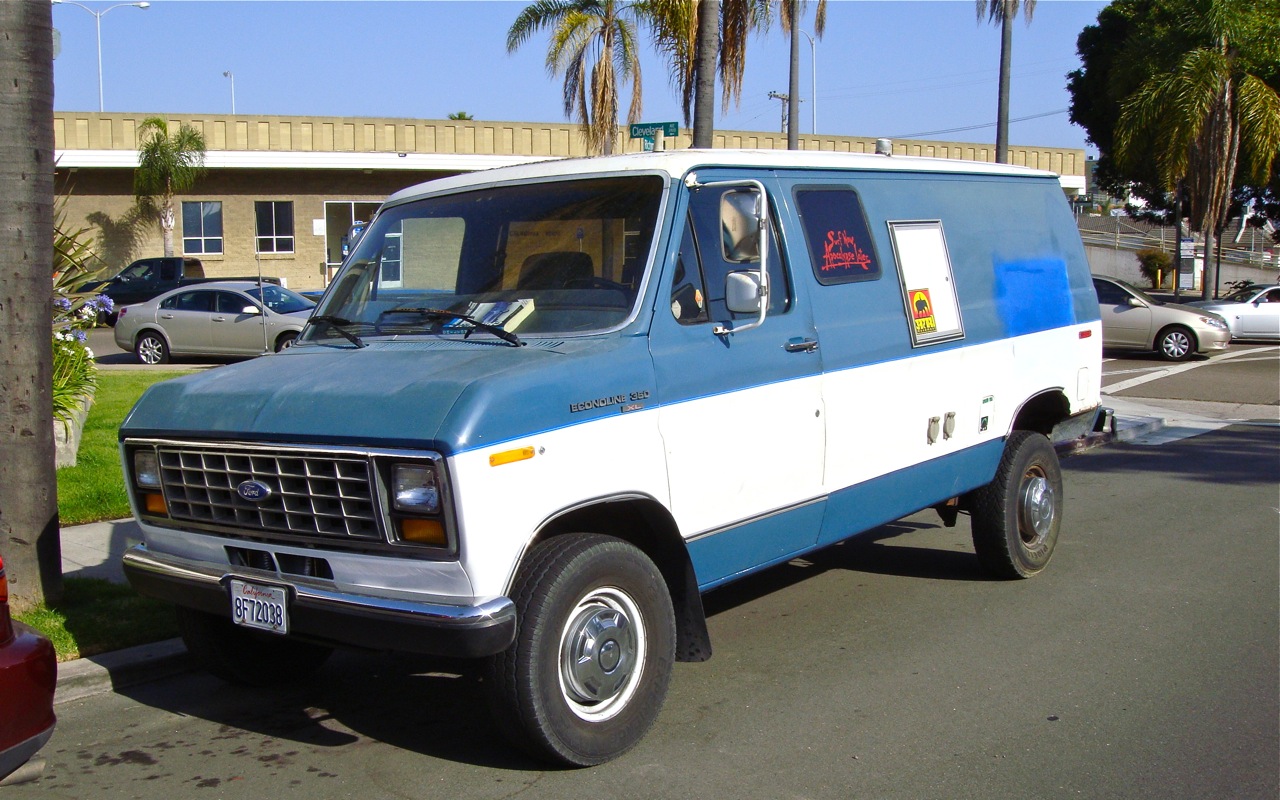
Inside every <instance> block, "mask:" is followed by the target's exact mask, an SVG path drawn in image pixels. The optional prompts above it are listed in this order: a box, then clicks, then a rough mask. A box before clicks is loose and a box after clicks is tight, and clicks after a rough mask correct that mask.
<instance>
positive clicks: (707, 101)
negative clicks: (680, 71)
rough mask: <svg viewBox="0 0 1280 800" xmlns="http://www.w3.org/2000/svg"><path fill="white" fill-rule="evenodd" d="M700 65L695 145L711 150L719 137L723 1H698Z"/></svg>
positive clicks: (696, 86) (695, 96)
mask: <svg viewBox="0 0 1280 800" xmlns="http://www.w3.org/2000/svg"><path fill="white" fill-rule="evenodd" d="M696 48H697V59H698V66H697V69H696V71H695V75H694V94H693V146H694V147H701V148H706V149H710V148H711V147H712V145H713V143H714V137H715V113H716V59H717V58H718V57H719V55H720V0H698V40H697V45H696Z"/></svg>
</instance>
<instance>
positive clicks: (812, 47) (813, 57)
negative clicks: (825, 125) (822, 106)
mask: <svg viewBox="0 0 1280 800" xmlns="http://www.w3.org/2000/svg"><path fill="white" fill-rule="evenodd" d="M800 33H802V34H804V38H806V39H808V40H809V60H810V62H811V63H812V64H813V68H812V69H811V70H810V72H809V77H810V78H812V82H813V89H812V95H813V108H812V109H810V110H811V111H812V112H813V123H812V124H813V130H812V131H810V133H814V134H816V133H817V132H818V45H817V43H815V42H814V41H813V37H812V36H810V35H809V34H807V33H805V32H804V31H803V30H802V31H800Z"/></svg>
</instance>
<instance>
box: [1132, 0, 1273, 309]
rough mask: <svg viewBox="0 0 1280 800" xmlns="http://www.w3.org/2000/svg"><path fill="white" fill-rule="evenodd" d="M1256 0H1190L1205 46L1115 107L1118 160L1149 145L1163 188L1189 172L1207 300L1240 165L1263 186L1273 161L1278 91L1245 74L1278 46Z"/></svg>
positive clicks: (1189, 20)
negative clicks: (1194, 0) (1117, 109)
mask: <svg viewBox="0 0 1280 800" xmlns="http://www.w3.org/2000/svg"><path fill="white" fill-rule="evenodd" d="M1254 1H1255V0H1204V2H1200V3H1189V4H1188V5H1189V6H1190V7H1189V8H1188V13H1187V15H1186V18H1185V19H1184V21H1183V24H1184V25H1185V26H1187V28H1188V29H1189V30H1198V31H1200V32H1201V33H1202V34H1203V37H1204V41H1205V42H1206V44H1205V45H1204V46H1202V47H1197V48H1195V49H1192V50H1191V51H1189V52H1187V53H1185V54H1183V55H1182V57H1181V58H1180V59H1179V61H1178V63H1177V64H1176V66H1175V67H1174V68H1173V69H1172V70H1171V71H1168V72H1164V73H1161V74H1158V75H1155V76H1153V77H1151V78H1149V79H1148V80H1147V81H1145V82H1144V83H1143V84H1142V85H1141V86H1139V87H1138V89H1137V91H1135V92H1134V93H1133V94H1132V95H1130V96H1129V98H1128V99H1126V100H1125V101H1124V102H1123V104H1122V105H1121V110H1120V120H1119V122H1118V125H1117V131H1116V155H1117V157H1118V158H1119V159H1120V160H1121V161H1122V162H1124V161H1132V160H1135V159H1136V158H1138V157H1139V156H1140V155H1141V153H1140V152H1139V151H1141V150H1143V149H1145V148H1147V147H1151V146H1152V145H1153V143H1154V146H1155V148H1156V152H1155V155H1156V163H1157V165H1158V168H1159V171H1160V176H1161V178H1162V180H1163V181H1164V182H1165V185H1166V188H1167V189H1169V190H1170V191H1172V189H1173V188H1174V186H1175V185H1176V184H1177V183H1178V182H1179V180H1181V179H1182V178H1186V181H1187V188H1188V190H1189V195H1190V201H1191V212H1190V217H1191V225H1192V227H1193V229H1196V230H1199V231H1201V232H1202V233H1203V234H1204V241H1205V246H1204V262H1205V275H1204V286H1203V287H1202V290H1201V297H1203V298H1204V299H1206V300H1207V299H1209V298H1210V297H1212V293H1213V291H1214V288H1215V287H1216V285H1217V272H1218V266H1217V263H1216V262H1217V259H1216V258H1215V254H1216V249H1217V242H1216V237H1217V232H1218V230H1219V228H1220V227H1221V225H1222V223H1223V222H1224V220H1225V219H1226V213H1227V207H1228V205H1229V204H1230V201H1231V193H1232V189H1233V186H1232V182H1233V180H1234V179H1235V178H1236V175H1237V169H1238V168H1242V170H1241V171H1242V173H1243V176H1244V179H1245V180H1246V181H1249V182H1250V183H1253V184H1254V185H1258V186H1260V185H1263V184H1265V183H1266V182H1267V179H1268V176H1269V175H1270V172H1271V167H1272V164H1273V163H1275V160H1276V158H1277V157H1280V94H1277V92H1276V90H1275V89H1272V88H1271V87H1270V86H1268V85H1267V84H1266V83H1265V82H1264V81H1263V79H1262V78H1260V77H1258V76H1257V75H1255V74H1252V73H1251V72H1250V71H1249V68H1250V65H1251V64H1256V63H1259V58H1258V57H1259V56H1261V57H1262V59H1265V58H1266V55H1265V54H1264V51H1265V50H1267V49H1268V48H1272V47H1274V46H1275V41H1276V33H1277V24H1276V21H1275V18H1274V17H1268V18H1267V19H1265V20H1261V22H1262V23H1263V24H1261V25H1260V24H1259V22H1260V19H1259V17H1258V15H1259V13H1265V11H1263V12H1259V10H1258V9H1257V8H1256V7H1254V6H1253V5H1252V3H1253V2H1254ZM1272 63H1274V62H1272Z"/></svg>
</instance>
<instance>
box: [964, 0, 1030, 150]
mask: <svg viewBox="0 0 1280 800" xmlns="http://www.w3.org/2000/svg"><path fill="white" fill-rule="evenodd" d="M976 2H977V7H978V21H979V22H981V21H982V18H983V17H984V16H985V17H986V18H987V19H989V20H991V21H992V22H993V23H999V25H1000V89H999V97H998V99H997V103H996V162H997V163H999V164H1008V163H1009V71H1010V64H1011V62H1012V61H1013V21H1014V20H1015V19H1017V18H1018V10H1019V6H1021V8H1022V12H1023V14H1024V16H1025V17H1026V20H1027V24H1028V25H1030V24H1031V15H1032V13H1033V12H1034V11H1035V8H1036V0H976Z"/></svg>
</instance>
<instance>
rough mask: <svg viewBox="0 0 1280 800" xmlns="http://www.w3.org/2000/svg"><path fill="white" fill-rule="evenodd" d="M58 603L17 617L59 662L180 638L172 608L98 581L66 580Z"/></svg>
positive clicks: (128, 588) (83, 579) (88, 579)
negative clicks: (44, 638)
mask: <svg viewBox="0 0 1280 800" xmlns="http://www.w3.org/2000/svg"><path fill="white" fill-rule="evenodd" d="M63 587H64V593H63V597H62V601H61V602H59V603H57V604H56V605H54V606H53V607H44V608H37V609H35V610H33V611H29V612H26V613H23V614H18V615H16V618H17V619H18V621H19V622H22V623H24V624H26V625H30V626H31V627H33V628H35V629H36V630H38V631H40V632H41V633H43V634H44V635H45V636H47V637H48V638H49V640H50V641H51V642H53V646H54V649H55V650H57V651H58V660H59V661H70V660H71V659H73V658H82V657H84V656H91V655H94V654H96V653H104V652H107V651H110V650H119V649H120V648H123V647H132V646H134V645H139V644H147V643H149V642H158V641H160V640H162V639H171V638H173V637H174V636H177V635H178V622H177V618H176V617H175V615H174V612H173V606H171V605H169V604H168V603H164V602H161V601H159V600H152V599H151V598H149V597H142V596H140V595H138V594H137V593H135V592H134V591H133V589H131V588H130V587H128V586H122V585H120V584H117V583H111V582H109V581H104V580H99V579H97V578H67V579H66V580H65V581H64V583H63Z"/></svg>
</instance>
